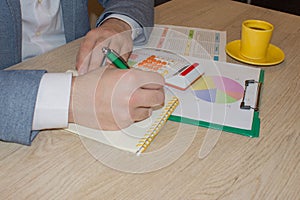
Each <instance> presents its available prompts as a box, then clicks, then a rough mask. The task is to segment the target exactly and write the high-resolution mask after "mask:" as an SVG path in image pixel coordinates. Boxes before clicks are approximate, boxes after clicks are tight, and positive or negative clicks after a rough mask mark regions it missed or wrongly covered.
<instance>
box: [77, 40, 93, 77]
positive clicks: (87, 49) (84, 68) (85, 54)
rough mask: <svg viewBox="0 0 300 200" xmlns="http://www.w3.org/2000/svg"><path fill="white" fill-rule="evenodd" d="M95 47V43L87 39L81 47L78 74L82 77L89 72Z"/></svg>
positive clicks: (78, 55)
mask: <svg viewBox="0 0 300 200" xmlns="http://www.w3.org/2000/svg"><path fill="white" fill-rule="evenodd" d="M94 46H95V43H94V41H93V40H91V39H89V38H86V39H85V40H84V41H83V43H81V45H80V49H79V52H78V54H77V57H76V69H77V70H78V73H79V74H80V75H82V74H85V73H86V72H88V69H89V64H90V59H91V51H92V49H93V48H94Z"/></svg>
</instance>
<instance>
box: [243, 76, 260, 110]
mask: <svg viewBox="0 0 300 200" xmlns="http://www.w3.org/2000/svg"><path fill="white" fill-rule="evenodd" d="M250 84H257V96H256V102H255V106H254V107H253V106H251V105H246V103H245V97H246V93H247V88H248V86H249V85H250ZM261 88H262V82H259V81H256V80H245V90H244V95H243V100H242V102H241V104H240V109H245V110H250V109H253V110H254V111H258V110H259V103H260V93H261Z"/></svg>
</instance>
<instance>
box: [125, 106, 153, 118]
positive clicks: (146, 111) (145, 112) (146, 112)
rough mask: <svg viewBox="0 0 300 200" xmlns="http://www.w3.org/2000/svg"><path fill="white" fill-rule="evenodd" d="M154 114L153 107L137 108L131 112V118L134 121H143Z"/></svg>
mask: <svg viewBox="0 0 300 200" xmlns="http://www.w3.org/2000/svg"><path fill="white" fill-rule="evenodd" d="M151 114H152V108H142V107H140V108H135V109H134V110H133V111H132V112H130V115H131V118H132V120H133V121H134V122H137V121H142V120H144V119H147V118H148V117H150V116H151Z"/></svg>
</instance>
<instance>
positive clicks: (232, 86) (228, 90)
mask: <svg viewBox="0 0 300 200" xmlns="http://www.w3.org/2000/svg"><path fill="white" fill-rule="evenodd" d="M191 88H192V90H193V91H194V93H195V96H196V97H197V98H199V99H201V100H204V101H207V102H211V103H219V104H225V103H234V102H236V101H239V100H240V99H242V98H243V95H244V88H243V86H242V85H241V84H239V83H238V82H236V81H234V80H232V79H230V78H226V77H223V76H203V77H202V78H200V79H199V80H197V81H196V82H195V83H194V84H193V85H192V87H191Z"/></svg>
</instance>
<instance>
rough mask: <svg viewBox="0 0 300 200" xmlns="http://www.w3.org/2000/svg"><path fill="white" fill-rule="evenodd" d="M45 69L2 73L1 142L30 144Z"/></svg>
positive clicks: (0, 76)
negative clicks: (39, 88)
mask: <svg viewBox="0 0 300 200" xmlns="http://www.w3.org/2000/svg"><path fill="white" fill-rule="evenodd" d="M44 73H45V71H42V70H17V71H15V70H5V71H4V70H0V112H1V117H0V140H3V141H7V142H16V143H20V144H25V145H30V144H31V141H32V140H33V139H34V137H35V136H36V134H37V131H32V130H31V129H32V120H33V114H34V107H35V102H36V97H37V93H38V87H39V84H40V80H41V78H42V76H43V74H44Z"/></svg>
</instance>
